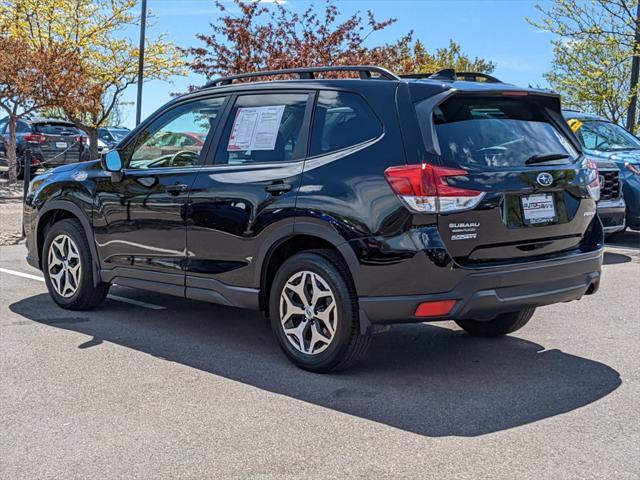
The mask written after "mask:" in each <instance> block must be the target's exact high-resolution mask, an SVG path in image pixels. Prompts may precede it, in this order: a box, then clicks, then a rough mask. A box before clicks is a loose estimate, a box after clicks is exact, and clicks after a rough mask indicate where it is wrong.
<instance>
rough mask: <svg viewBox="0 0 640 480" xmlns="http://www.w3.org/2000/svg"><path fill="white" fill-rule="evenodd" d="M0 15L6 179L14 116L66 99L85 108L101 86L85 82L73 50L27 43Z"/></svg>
mask: <svg viewBox="0 0 640 480" xmlns="http://www.w3.org/2000/svg"><path fill="white" fill-rule="evenodd" d="M0 19H1V24H0V109H2V110H4V111H5V112H6V113H7V115H8V120H9V121H8V133H9V135H8V140H5V138H4V137H0V139H1V140H2V142H3V143H4V144H5V148H6V152H7V158H8V164H9V181H10V182H15V180H16V172H17V168H16V167H17V165H16V162H17V161H18V159H17V158H16V135H15V134H16V125H17V122H18V120H19V119H20V118H22V117H24V116H27V115H29V114H32V113H33V112H35V111H36V110H41V109H46V108H61V107H64V106H65V105H67V104H68V103H70V102H73V103H74V104H76V105H82V106H83V108H85V109H86V110H87V111H89V110H90V109H91V108H92V106H91V105H92V104H93V103H95V101H96V100H97V99H99V98H100V95H101V94H102V89H101V87H100V86H92V85H91V84H89V82H87V80H86V72H85V70H84V68H83V67H82V64H81V62H80V61H79V59H78V56H77V55H76V52H74V51H72V50H69V49H68V48H67V47H66V46H65V45H63V44H61V43H59V42H56V41H53V40H51V41H49V42H47V43H42V44H39V45H36V46H30V45H28V44H27V43H25V42H24V41H23V39H21V38H16V37H15V36H13V35H11V34H9V32H8V29H7V24H6V23H5V22H6V21H7V18H6V17H0Z"/></svg>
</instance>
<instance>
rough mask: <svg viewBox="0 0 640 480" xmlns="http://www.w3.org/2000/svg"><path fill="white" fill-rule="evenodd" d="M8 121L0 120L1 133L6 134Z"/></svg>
mask: <svg viewBox="0 0 640 480" xmlns="http://www.w3.org/2000/svg"><path fill="white" fill-rule="evenodd" d="M8 122H9V120H8V119H6V118H5V119H3V120H0V133H4V130H5V128H7V123H8Z"/></svg>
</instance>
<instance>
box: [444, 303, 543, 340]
mask: <svg viewBox="0 0 640 480" xmlns="http://www.w3.org/2000/svg"><path fill="white" fill-rule="evenodd" d="M535 311H536V309H535V308H525V309H524V310H520V311H519V312H509V313H503V314H501V315H498V316H497V317H496V318H494V319H492V320H487V321H481V320H470V319H465V320H456V323H457V324H458V325H459V326H460V328H462V329H464V331H466V332H467V333H468V334H469V335H472V336H474V337H500V336H502V335H507V334H509V333H513V332H515V331H516V330H520V329H521V328H522V327H524V326H525V325H526V324H527V322H528V321H529V320H530V319H531V317H532V316H533V312H535Z"/></svg>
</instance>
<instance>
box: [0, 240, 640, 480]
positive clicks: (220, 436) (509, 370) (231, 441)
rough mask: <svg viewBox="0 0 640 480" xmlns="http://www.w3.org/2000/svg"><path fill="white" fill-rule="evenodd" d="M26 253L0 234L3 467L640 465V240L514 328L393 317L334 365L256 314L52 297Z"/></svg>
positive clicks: (437, 471)
mask: <svg viewBox="0 0 640 480" xmlns="http://www.w3.org/2000/svg"><path fill="white" fill-rule="evenodd" d="M24 255H25V250H24V246H22V245H15V246H5V247H0V269H1V270H0V280H1V281H0V287H1V288H0V304H1V305H0V312H1V315H0V379H1V380H0V381H1V384H0V387H1V388H0V411H1V412H2V413H1V418H0V421H1V428H0V476H1V477H2V478H5V479H19V478H29V479H34V478H242V479H244V478H265V479H266V478H437V479H440V478H458V479H480V478H504V479H515V478H517V479H523V478H536V479H540V478H545V479H546V478H549V479H574V478H606V479H618V478H629V479H637V478H639V477H640V401H639V399H640V383H639V380H640V361H639V360H640V313H639V312H640V295H639V293H640V235H638V234H636V233H627V234H626V235H625V237H623V239H622V240H620V241H618V242H617V243H616V244H615V246H614V247H613V248H610V249H609V250H608V252H607V254H606V259H605V263H606V265H605V266H604V267H603V268H604V275H603V280H602V284H601V289H600V292H599V293H598V294H597V295H595V296H590V297H585V298H584V299H582V300H581V301H579V302H572V303H568V304H561V305H554V306H550V307H546V308H543V309H539V310H538V311H537V312H536V314H535V316H534V318H533V320H532V321H531V322H530V323H529V324H528V325H527V326H526V327H525V328H524V329H522V330H521V331H519V332H517V333H516V334H514V335H512V336H510V337H506V338H502V339H495V340H482V339H473V338H471V337H469V336H467V335H465V334H464V333H463V332H461V331H460V330H459V329H458V328H457V327H456V326H455V325H454V324H453V323H443V324H434V325H424V324H422V325H409V326H400V327H397V328H394V329H393V330H391V332H389V333H386V334H383V335H379V336H377V337H376V339H375V341H374V344H373V346H372V348H371V350H370V352H369V354H368V356H367V358H366V360H365V361H364V362H363V364H362V365H360V366H359V367H357V368H354V369H352V370H350V371H348V372H345V373H340V374H336V375H314V374H310V373H306V372H304V371H301V370H298V369H296V368H295V367H293V366H292V365H291V364H289V362H288V361H287V360H286V359H285V357H284V356H283V355H282V354H281V353H280V351H279V350H278V347H277V345H276V343H275V341H274V340H273V339H272V337H271V333H270V331H269V327H268V324H267V322H266V321H265V320H264V319H263V318H262V317H261V315H259V314H257V313H254V312H247V311H242V310H236V309H232V308H226V307H219V306H215V305H209V304H205V303H199V302H195V301H186V300H181V299H177V298H172V297H165V296H162V295H158V294H153V293H146V292H142V291H137V290H132V289H125V288H121V287H114V288H113V289H112V294H113V295H114V297H112V298H110V299H109V300H107V301H106V302H105V304H104V305H103V306H102V308H100V309H99V310H96V311H93V312H69V311H65V310H62V309H59V308H57V307H56V306H54V304H53V302H52V301H51V300H50V299H49V297H48V295H47V294H46V289H45V286H44V283H43V282H42V281H40V280H39V279H38V278H39V272H37V271H36V270H34V269H32V268H30V267H28V266H27V264H26V262H25V261H24ZM21 274H22V275H21ZM24 274H26V276H25V275H24ZM131 300H133V303H131Z"/></svg>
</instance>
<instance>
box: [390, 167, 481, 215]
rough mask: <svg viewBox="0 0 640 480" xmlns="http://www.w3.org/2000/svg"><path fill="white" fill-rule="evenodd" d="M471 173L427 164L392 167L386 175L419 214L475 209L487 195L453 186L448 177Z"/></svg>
mask: <svg viewBox="0 0 640 480" xmlns="http://www.w3.org/2000/svg"><path fill="white" fill-rule="evenodd" d="M468 174H469V173H468V172H467V171H466V170H461V169H458V168H447V167H440V166H438V165H431V164H429V163H423V164H421V165H401V166H398V167H389V168H387V169H386V170H385V172H384V176H385V178H386V180H387V182H388V183H389V185H390V186H391V188H392V189H393V191H394V192H395V194H396V195H398V197H399V198H400V200H402V202H403V203H404V204H405V205H406V206H407V207H408V208H409V209H410V210H412V211H414V212H418V213H439V212H442V213H449V212H458V211H461V210H469V209H472V208H475V207H476V206H477V205H478V204H479V203H480V201H481V200H482V197H484V194H485V192H480V191H478V190H470V189H467V188H461V187H457V186H453V185H449V183H448V182H447V180H446V177H463V176H467V175H468Z"/></svg>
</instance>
